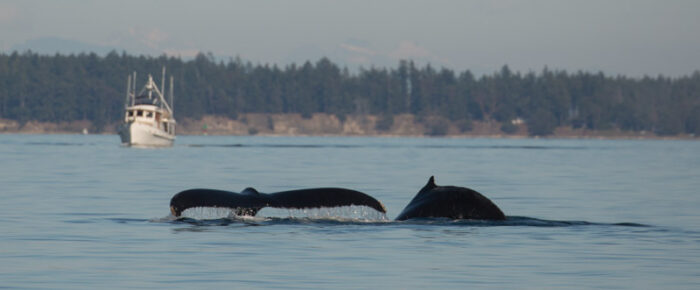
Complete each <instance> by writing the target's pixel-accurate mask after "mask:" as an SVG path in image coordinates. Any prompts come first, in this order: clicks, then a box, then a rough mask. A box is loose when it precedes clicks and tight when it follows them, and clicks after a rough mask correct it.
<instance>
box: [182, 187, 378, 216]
mask: <svg viewBox="0 0 700 290" xmlns="http://www.w3.org/2000/svg"><path fill="white" fill-rule="evenodd" d="M350 205H358V206H368V207H371V208H373V209H375V210H377V211H380V212H382V213H386V208H385V207H384V205H383V204H382V203H381V202H379V201H378V200H376V199H374V198H373V197H371V196H369V195H367V194H365V193H362V192H359V191H355V190H351V189H345V188H334V187H326V188H308V189H298V190H289V191H281V192H275V193H270V194H266V193H260V192H258V191H257V190H255V189H254V188H251V187H249V188H246V189H244V190H243V191H241V192H240V193H237V192H231V191H224V190H216V189H189V190H185V191H182V192H179V193H177V194H175V195H174V196H173V198H172V199H170V212H171V213H172V214H173V215H174V216H176V217H179V216H180V215H182V212H183V211H185V210H186V209H188V208H194V207H223V208H231V209H233V210H234V211H235V213H236V214H237V215H250V216H254V215H255V214H257V213H258V211H259V210H260V209H262V208H264V207H277V208H295V209H304V208H319V207H338V206H350Z"/></svg>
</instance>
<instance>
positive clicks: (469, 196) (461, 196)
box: [396, 176, 506, 220]
mask: <svg viewBox="0 0 700 290" xmlns="http://www.w3.org/2000/svg"><path fill="white" fill-rule="evenodd" d="M429 217H446V218H452V219H482V220H504V219H506V216H505V215H504V214H503V212H502V211H501V209H499V208H498V206H496V205H495V204H494V203H493V202H492V201H491V200H489V199H488V198H486V197H485V196H483V195H482V194H481V193H478V192H476V191H474V190H472V189H469V188H466V187H457V186H438V185H435V178H434V176H431V177H430V179H429V180H428V183H427V184H426V185H425V186H424V187H423V188H422V189H421V190H420V191H419V192H418V194H416V196H415V197H414V198H413V200H411V202H410V203H408V205H407V206H406V208H404V209H403V211H402V212H401V213H400V214H399V216H397V217H396V220H406V219H410V218H429Z"/></svg>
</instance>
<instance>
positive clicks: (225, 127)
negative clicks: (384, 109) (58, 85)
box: [0, 113, 699, 140]
mask: <svg viewBox="0 0 700 290" xmlns="http://www.w3.org/2000/svg"><path fill="white" fill-rule="evenodd" d="M416 119H417V118H416V117H415V116H413V115H408V114H404V115H396V116H393V120H392V121H390V122H389V125H388V126H387V125H384V127H380V126H381V125H380V124H378V123H379V122H382V120H381V117H379V116H372V115H363V116H346V117H344V118H343V120H342V121H341V120H340V118H339V117H338V116H335V115H329V114H321V113H319V114H313V115H312V116H309V117H306V118H304V117H302V116H301V115H300V114H260V113H249V114H241V115H240V116H239V118H238V119H235V120H234V119H229V118H225V117H220V116H211V115H207V116H204V117H203V118H201V119H199V120H195V119H183V120H181V121H179V122H178V126H177V129H176V132H177V135H180V136H202V135H208V136H253V135H258V136H338V137H340V136H349V137H352V136H355V137H444V138H494V139H539V138H544V139H610V140H617V139H619V140H698V139H699V138H698V137H697V136H693V135H689V134H679V135H672V136H659V135H657V134H654V133H651V132H631V131H621V130H617V129H612V130H605V131H602V130H588V129H580V128H579V129H574V128H571V127H558V128H556V129H555V130H554V132H553V134H551V135H546V136H530V135H528V133H527V127H526V124H519V125H517V126H516V127H517V130H515V132H513V133H512V134H507V133H505V132H503V131H502V130H501V125H502V124H501V123H499V122H496V121H485V122H484V121H473V122H471V124H470V129H469V130H468V131H462V130H460V128H459V124H457V123H455V122H449V121H444V119H443V120H440V122H437V124H438V125H432V127H431V125H430V124H431V121H430V120H421V121H418V120H416ZM433 123H435V122H433ZM117 125H118V124H116V123H115V124H108V125H106V126H104V129H103V130H101V131H99V132H97V133H96V134H101V135H110V134H116V127H117ZM436 126H437V127H436ZM84 131H87V133H88V134H93V133H94V132H96V131H97V130H95V127H94V125H93V124H92V123H91V122H90V121H73V122H58V123H52V122H38V121H29V122H26V123H25V124H23V125H20V124H19V123H18V122H17V121H14V120H6V119H0V134H83V132H84Z"/></svg>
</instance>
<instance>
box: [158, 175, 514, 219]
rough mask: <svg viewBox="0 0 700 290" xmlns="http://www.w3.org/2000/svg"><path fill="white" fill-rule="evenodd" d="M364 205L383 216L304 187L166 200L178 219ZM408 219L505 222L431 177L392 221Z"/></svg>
mask: <svg viewBox="0 0 700 290" xmlns="http://www.w3.org/2000/svg"><path fill="white" fill-rule="evenodd" d="M350 205H358V206H368V207H371V208H373V209H375V210H377V211H379V212H382V213H386V208H385V207H384V205H383V204H382V203H381V202H379V201H378V200H376V199H375V198H374V197H371V196H369V195H367V194H365V193H362V192H359V191H355V190H351V189H345V188H333V187H328V188H308V189H298V190H290V191H281V192H275V193H270V194H266V193H260V192H258V191H257V190H255V189H254V188H250V187H249V188H246V189H244V190H243V191H241V192H240V193H237V192H231V191H224V190H216V189H189V190H185V191H182V192H179V193H177V194H175V195H174V196H173V198H172V199H171V200H170V212H171V213H172V214H173V216H176V217H179V216H180V215H182V212H183V211H185V210H186V209H188V208H194V207H222V208H230V209H233V210H234V212H235V213H236V214H237V215H250V216H254V215H256V214H257V213H258V211H259V210H260V209H262V208H264V207H277V208H295V209H304V208H319V207H338V206H350ZM411 218H451V219H479V220H505V219H506V216H505V215H504V214H503V212H502V211H501V209H499V208H498V206H496V205H495V204H494V203H493V202H492V201H491V200H489V199H488V198H486V197H485V196H483V195H482V194H481V193H478V192H476V191H474V190H472V189H469V188H466V187H458V186H438V185H436V184H435V177H434V176H431V177H430V179H429V180H428V183H427V184H426V185H425V186H424V187H423V188H422V189H421V190H420V191H418V194H416V196H415V197H414V198H413V199H412V200H411V202H410V203H408V205H407V206H406V207H405V208H404V209H403V211H402V212H401V213H400V214H399V215H398V216H397V217H396V220H398V221H401V220H407V219H411Z"/></svg>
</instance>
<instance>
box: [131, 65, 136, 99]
mask: <svg viewBox="0 0 700 290" xmlns="http://www.w3.org/2000/svg"><path fill="white" fill-rule="evenodd" d="M131 79H132V80H134V82H133V83H132V84H131V85H132V87H131V89H132V90H131V105H132V106H133V105H134V102H135V101H136V100H135V99H136V71H134V77H132V78H131Z"/></svg>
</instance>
